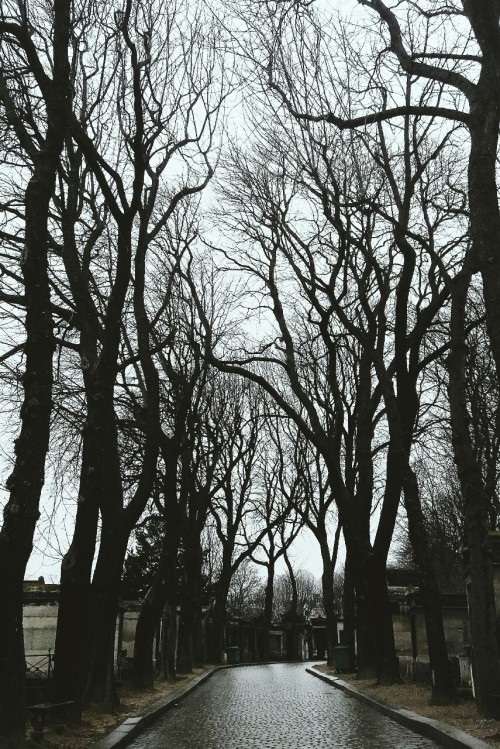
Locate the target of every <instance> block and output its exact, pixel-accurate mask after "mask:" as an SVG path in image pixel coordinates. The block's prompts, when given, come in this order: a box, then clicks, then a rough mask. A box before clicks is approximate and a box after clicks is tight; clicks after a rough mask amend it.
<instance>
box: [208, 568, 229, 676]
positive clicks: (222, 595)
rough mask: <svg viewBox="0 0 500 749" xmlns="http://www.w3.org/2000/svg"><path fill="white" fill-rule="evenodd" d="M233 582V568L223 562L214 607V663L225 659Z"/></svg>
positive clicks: (212, 658)
mask: <svg viewBox="0 0 500 749" xmlns="http://www.w3.org/2000/svg"><path fill="white" fill-rule="evenodd" d="M230 584H231V570H230V569H227V567H226V568H225V565H224V564H223V567H222V571H221V575H220V578H219V580H218V582H217V594H216V598H215V604H214V608H213V624H212V638H211V640H212V641H211V647H210V660H211V661H212V662H213V663H221V662H222V661H223V654H224V646H225V632H226V621H227V613H226V601H227V596H228V593H229V586H230Z"/></svg>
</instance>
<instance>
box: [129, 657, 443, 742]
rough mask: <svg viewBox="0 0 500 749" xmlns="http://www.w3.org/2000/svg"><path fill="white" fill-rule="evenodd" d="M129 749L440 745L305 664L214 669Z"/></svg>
mask: <svg viewBox="0 0 500 749" xmlns="http://www.w3.org/2000/svg"><path fill="white" fill-rule="evenodd" d="M129 746H130V749H326V748H328V749H334V748H335V749H432V748H436V747H438V746H439V745H438V744H436V743H435V742H433V741H430V740H429V739H424V738H422V737H421V736H418V735H416V734H414V733H412V732H411V731H409V730H408V729H406V728H403V727H402V726H400V725H398V724H397V723H394V721H392V720H390V719H389V718H386V717H385V716H384V715H381V714H380V713H378V712H376V711H375V710H373V709H372V708H370V707H367V706H366V705H364V704H362V703H361V702H359V701H358V700H357V699H355V698H352V697H349V696H347V695H346V694H345V693H344V692H341V691H340V690H338V689H335V688H334V687H331V686H329V685H328V684H325V683H324V682H323V681H320V680H319V679H315V678H314V677H313V676H310V675H309V674H307V673H306V672H305V670H304V665H303V664H273V665H270V666H250V667H245V668H234V669H226V670H223V671H219V672H217V673H216V674H214V676H213V677H212V678H211V679H209V680H208V681H207V682H206V683H205V684H203V685H201V686H200V687H199V688H198V689H197V690H195V691H194V692H193V693H192V694H191V695H189V696H188V697H186V699H185V700H183V701H182V702H181V703H179V706H178V707H174V708H172V709H171V710H170V711H169V712H168V713H167V714H166V715H165V716H164V717H163V718H161V719H159V720H158V722H156V723H155V724H154V725H153V726H151V727H150V728H149V729H147V730H146V731H145V732H144V734H142V735H141V736H140V738H138V739H136V740H135V741H134V742H133V743H132V744H130V745H129Z"/></svg>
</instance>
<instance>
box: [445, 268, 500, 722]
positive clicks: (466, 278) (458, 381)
mask: <svg viewBox="0 0 500 749" xmlns="http://www.w3.org/2000/svg"><path fill="white" fill-rule="evenodd" d="M471 261H472V258H471V257H470V256H469V257H467V258H466V261H465V264H464V269H463V270H462V271H461V273H460V274H459V275H458V277H457V278H456V279H455V282H454V288H453V293H452V318H451V353H450V356H449V358H448V369H449V384H448V394H449V401H450V415H451V428H452V442H453V451H454V455H455V463H456V466H457V471H458V476H459V479H460V486H461V489H462V496H463V501H464V519H465V523H464V529H465V536H466V542H467V547H468V554H469V568H470V591H469V617H470V632H471V646H472V647H471V657H472V672H473V677H474V689H475V695H476V705H477V708H478V710H479V712H480V713H481V714H482V715H484V716H485V717H487V718H495V719H498V718H499V717H500V709H499V708H500V705H499V701H498V697H497V696H496V695H497V694H498V684H499V683H500V655H499V649H498V642H497V636H496V607H495V592H494V587H493V564H492V557H491V551H490V548H489V545H488V504H487V502H488V497H487V492H486V491H485V487H484V483H483V478H482V472H481V466H480V465H478V462H477V460H476V458H475V455H474V450H473V446H472V441H471V435H470V432H469V417H468V412H467V398H466V388H465V360H466V351H467V346H466V337H465V336H466V333H465V330H466V328H465V320H466V300H467V293H468V288H469V283H470V278H471V269H472V267H473V263H472V262H471Z"/></svg>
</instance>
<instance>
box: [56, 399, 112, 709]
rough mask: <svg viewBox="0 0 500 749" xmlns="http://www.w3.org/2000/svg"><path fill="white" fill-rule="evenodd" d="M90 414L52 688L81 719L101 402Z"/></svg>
mask: <svg viewBox="0 0 500 749" xmlns="http://www.w3.org/2000/svg"><path fill="white" fill-rule="evenodd" d="M88 402H89V405H90V411H89V413H88V417H87V424H86V426H85V429H84V434H83V449H82V465H81V475H80V487H79V493H78V506H77V513H76V520H75V530H74V532H73V539H72V542H71V546H70V548H69V549H68V551H67V552H66V554H65V555H64V557H63V561H62V564H61V582H60V591H59V608H58V614H57V628H56V641H55V669H54V690H55V697H56V699H59V700H73V701H74V702H75V703H76V709H75V716H76V717H78V718H80V717H81V710H82V693H83V686H84V680H85V664H86V651H87V645H88V627H89V614H90V611H91V603H92V598H91V575H92V564H93V561H94V554H95V547H96V539H97V526H98V519H99V504H100V491H101V478H100V477H101V471H102V452H101V445H102V444H103V439H102V437H101V436H100V432H101V427H100V424H99V421H100V418H101V417H100V415H97V423H96V421H95V418H94V417H95V415H96V414H93V411H94V410H95V408H96V406H95V405H94V404H96V403H97V401H95V400H94V399H92V398H91V399H90V400H88Z"/></svg>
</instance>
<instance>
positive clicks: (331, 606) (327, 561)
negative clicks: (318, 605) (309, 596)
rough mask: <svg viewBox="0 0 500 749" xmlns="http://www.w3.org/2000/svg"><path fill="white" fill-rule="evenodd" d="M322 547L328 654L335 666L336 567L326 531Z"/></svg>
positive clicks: (330, 664)
mask: <svg viewBox="0 0 500 749" xmlns="http://www.w3.org/2000/svg"><path fill="white" fill-rule="evenodd" d="M320 549H321V560H322V562H323V573H322V575H321V584H322V589H323V607H324V609H325V615H326V656H327V662H328V665H329V666H333V648H334V647H335V645H337V643H338V638H337V615H336V613H335V593H334V590H333V573H334V567H333V563H332V559H331V557H330V549H329V547H328V541H327V538H326V533H325V535H324V538H323V539H322V540H321V541H320Z"/></svg>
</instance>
